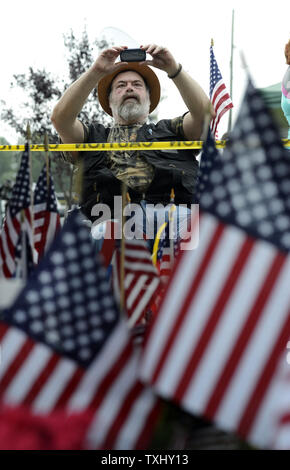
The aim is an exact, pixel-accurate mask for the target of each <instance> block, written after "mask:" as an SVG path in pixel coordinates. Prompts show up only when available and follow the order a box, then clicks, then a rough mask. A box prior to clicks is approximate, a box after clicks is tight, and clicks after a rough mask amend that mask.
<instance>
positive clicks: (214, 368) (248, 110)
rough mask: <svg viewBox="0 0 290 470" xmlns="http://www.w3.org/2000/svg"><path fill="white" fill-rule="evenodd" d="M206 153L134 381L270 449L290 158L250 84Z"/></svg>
mask: <svg viewBox="0 0 290 470" xmlns="http://www.w3.org/2000/svg"><path fill="white" fill-rule="evenodd" d="M208 146H210V149H209V147H208ZM208 151H210V152H211V158H210V159H209V160H210V161H211V162H212V163H211V164H210V165H206V166H205V167H204V173H203V175H201V176H200V183H202V184H203V186H201V194H200V209H201V218H200V234H199V240H200V243H199V246H198V248H197V249H196V250H192V251H181V252H180V255H179V257H178V259H177V262H176V265H175V269H174V272H173V275H172V277H171V279H170V282H169V284H168V287H167V291H166V293H165V297H164V299H163V302H162V304H161V307H160V310H159V312H158V315H156V317H155V319H154V322H153V323H152V328H151V329H150V330H149V332H148V336H147V339H146V343H145V349H144V356H143V361H142V365H141V367H140V377H141V379H142V380H143V381H144V382H145V383H149V384H151V385H152V386H153V388H154V389H155V391H156V392H157V393H158V394H160V395H161V396H163V397H165V398H166V399H169V400H173V401H174V402H176V403H178V404H180V406H182V407H183V408H184V409H185V410H187V411H188V412H190V413H193V414H197V415H203V416H205V417H206V418H208V419H210V420H213V421H215V422H216V423H217V425H218V426H220V427H221V428H223V429H225V430H229V431H234V432H236V433H238V434H239V435H240V436H241V437H242V438H244V439H246V440H248V441H250V442H252V443H253V444H255V445H257V446H261V447H271V446H272V445H274V444H273V442H274V435H273V433H274V432H275V429H274V428H275V423H276V425H277V423H278V418H277V416H276V412H277V411H278V408H279V403H280V401H281V399H282V398H281V397H280V396H279V394H278V395H277V394H276V393H275V391H276V389H277V380H279V379H277V374H276V372H277V369H278V364H279V363H280V361H281V360H283V355H284V360H286V343H287V341H288V340H289V337H290V311H289V306H290V289H289V278H290V256H289V249H290V185H289V182H290V160H289V154H287V152H286V151H285V149H284V148H283V146H282V144H281V140H280V136H279V134H278V132H277V130H276V128H275V126H274V124H273V121H272V119H271V116H270V114H269V112H268V110H267V109H266V108H265V105H264V103H263V100H262V98H261V96H260V94H259V93H258V91H257V90H255V88H254V87H253V85H252V84H251V82H249V84H248V87H247V91H246V95H245V98H244V101H243V103H242V107H241V112H240V115H239V117H238V120H237V122H236V126H235V128H234V130H233V133H232V135H231V139H230V141H229V143H228V145H227V147H226V149H225V150H224V152H223V154H221V155H220V154H218V153H217V151H216V155H214V158H213V153H214V151H215V149H214V143H213V142H212V140H210V142H209V141H208V142H207V144H206V146H205V148H204V150H203V153H204V154H205V153H207V152H208ZM203 158H205V155H202V157H201V159H203ZM287 393H288V392H287ZM284 398H285V397H284ZM287 411H288V412H289V409H288V410H287ZM275 416H276V417H275ZM279 416H280V417H281V416H282V415H281V409H280V410H279ZM285 416H286V414H285ZM276 418H277V419H276ZM285 419H286V418H285ZM276 431H277V428H276ZM289 448H290V442H289Z"/></svg>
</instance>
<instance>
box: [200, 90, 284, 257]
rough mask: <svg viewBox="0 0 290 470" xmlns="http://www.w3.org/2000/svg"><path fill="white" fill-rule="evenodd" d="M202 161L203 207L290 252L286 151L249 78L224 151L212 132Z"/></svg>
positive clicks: (201, 187)
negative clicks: (215, 141) (217, 146)
mask: <svg viewBox="0 0 290 470" xmlns="http://www.w3.org/2000/svg"><path fill="white" fill-rule="evenodd" d="M202 161H204V162H206V164H205V165H204V167H203V168H201V172H200V175H199V183H198V190H199V194H200V199H199V201H200V207H201V209H202V210H204V211H208V212H211V213H213V214H214V215H216V216H217V217H218V218H219V219H221V220H223V221H225V222H227V223H230V224H234V225H237V226H239V227H240V228H242V229H243V230H245V231H247V232H248V233H249V234H250V235H252V236H254V237H256V238H262V239H264V240H267V241H269V242H271V243H274V244H275V245H276V246H278V247H279V248H280V249H281V250H283V251H286V252H289V251H290V152H287V150H285V149H284V147H283V145H282V142H281V138H280V135H279V132H278V130H277V129H276V126H275V124H274V123H273V119H272V117H271V115H270V112H269V111H268V109H267V108H266V106H265V104H264V102H263V99H262V97H261V95H260V93H259V92H258V91H257V90H256V89H255V88H254V86H253V85H252V83H251V81H249V84H248V87H247V91H246V95H245V98H244V100H243V103H242V106H241V111H240V113H239V116H238V119H237V121H236V125H235V127H234V129H233V131H232V133H231V135H230V139H229V141H228V143H227V146H226V148H225V150H224V151H223V153H221V154H219V153H218V151H217V150H216V149H215V144H214V142H213V140H212V138H211V136H210V137H209V140H208V141H207V143H206V144H205V147H204V150H203V154H202V156H201V162H202Z"/></svg>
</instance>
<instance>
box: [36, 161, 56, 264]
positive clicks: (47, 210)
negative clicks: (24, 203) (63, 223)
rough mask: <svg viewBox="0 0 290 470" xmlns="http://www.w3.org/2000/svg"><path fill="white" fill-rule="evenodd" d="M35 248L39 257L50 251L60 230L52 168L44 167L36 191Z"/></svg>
mask: <svg viewBox="0 0 290 470" xmlns="http://www.w3.org/2000/svg"><path fill="white" fill-rule="evenodd" d="M33 211H34V246H35V249H36V251H37V253H38V257H41V256H42V254H43V253H44V252H45V251H46V250H47V249H48V247H49V245H50V243H51V242H52V240H53V239H54V237H55V235H56V233H57V230H58V229H59V228H60V216H59V213H58V210H57V203H56V195H55V191H54V184H53V180H52V177H51V174H50V168H47V165H44V166H43V168H42V171H41V173H40V175H39V178H38V181H37V183H36V187H35V191H34V204H33Z"/></svg>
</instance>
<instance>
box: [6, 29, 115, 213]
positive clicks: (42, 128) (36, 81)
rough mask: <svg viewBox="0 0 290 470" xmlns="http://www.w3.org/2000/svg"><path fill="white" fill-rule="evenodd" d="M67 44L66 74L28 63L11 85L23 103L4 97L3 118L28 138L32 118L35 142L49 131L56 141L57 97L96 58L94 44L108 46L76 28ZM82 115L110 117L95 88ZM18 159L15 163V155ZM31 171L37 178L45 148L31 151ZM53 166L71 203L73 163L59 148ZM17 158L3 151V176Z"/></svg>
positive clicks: (59, 186) (91, 118)
mask: <svg viewBox="0 0 290 470" xmlns="http://www.w3.org/2000/svg"><path fill="white" fill-rule="evenodd" d="M64 44H65V47H66V50H67V76H66V77H61V78H60V77H58V76H54V75H52V74H51V73H49V72H47V71H46V70H45V69H37V70H35V69H34V68H33V67H29V69H28V72H27V73H26V74H18V75H14V76H13V81H12V83H11V87H13V88H20V89H21V90H22V91H23V92H24V95H25V97H26V100H25V102H24V103H22V106H18V107H17V109H13V108H11V107H9V106H8V105H7V103H6V102H5V101H2V102H1V104H2V106H1V108H2V112H1V115H0V117H1V120H3V121H5V122H6V123H7V124H8V125H10V126H11V127H12V128H13V129H15V131H16V132H17V134H19V136H20V137H21V138H22V140H23V141H25V139H26V126H27V121H29V124H30V129H31V134H32V143H43V142H44V136H45V133H46V134H47V135H48V140H49V143H57V142H58V141H59V138H58V136H57V134H56V132H55V130H54V128H53V126H52V123H51V121H50V116H51V113H52V109H53V107H54V105H55V103H56V102H57V100H58V99H59V98H60V97H61V95H62V94H63V93H64V91H65V90H66V88H67V87H68V86H69V85H70V84H71V83H72V82H73V81H75V80H76V79H77V78H78V77H79V76H80V75H81V74H82V73H83V72H84V71H85V70H87V69H88V68H89V67H90V66H91V65H92V63H93V61H94V60H95V57H94V47H97V48H98V49H99V50H102V49H104V48H106V47H108V44H107V43H106V42H105V41H103V40H102V41H99V40H97V39H96V40H95V41H94V43H93V44H91V43H90V41H89V38H88V34H87V31H86V29H84V31H83V33H82V36H81V37H80V38H77V37H76V36H75V35H74V33H73V31H72V30H71V31H70V32H69V33H67V34H65V35H64ZM21 108H22V109H23V110H24V112H25V117H24V115H23V114H22V115H21V112H20V110H21ZM79 118H80V119H82V120H84V121H85V122H86V121H94V120H96V121H98V122H101V123H104V124H105V123H107V122H108V117H107V115H106V114H105V112H104V111H103V110H102V108H101V107H100V106H99V103H98V100H97V91H96V90H94V91H93V92H92V93H91V95H90V96H89V98H88V100H87V102H86V105H85V106H84V108H83V110H82V111H81V113H80V114H79ZM15 158H16V159H17V160H18V162H17V164H16V165H15V163H12V162H14V159H15ZM32 161H33V164H32V174H33V180H34V181H36V180H37V177H38V175H39V172H40V169H41V167H42V165H43V163H44V153H43V152H39V153H37V152H32ZM51 162H52V165H51V168H52V174H53V177H54V181H55V186H56V190H57V191H61V192H62V193H63V194H64V198H65V199H66V202H67V205H68V207H70V205H71V200H72V184H71V182H72V172H73V168H72V167H71V165H68V164H67V163H64V162H63V161H62V159H61V157H60V153H59V152H54V153H53V152H52V153H51ZM18 164H19V156H18V158H17V157H15V155H14V156H12V155H11V152H7V154H6V152H1V159H0V174H1V180H0V181H2V179H5V178H6V179H7V178H11V177H12V178H13V179H14V177H15V172H16V170H17V168H18Z"/></svg>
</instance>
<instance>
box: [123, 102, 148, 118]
mask: <svg viewBox="0 0 290 470" xmlns="http://www.w3.org/2000/svg"><path fill="white" fill-rule="evenodd" d="M149 108H150V102H147V103H143V104H140V103H138V102H131V101H129V102H126V101H125V102H124V103H123V104H121V106H120V107H119V109H118V114H119V116H120V117H121V118H122V119H123V120H124V121H126V122H138V120H139V119H140V118H142V117H144V116H147V115H148V114H149Z"/></svg>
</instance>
